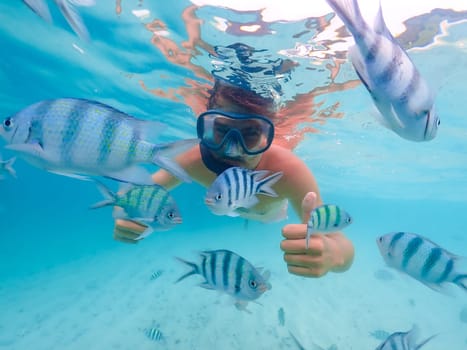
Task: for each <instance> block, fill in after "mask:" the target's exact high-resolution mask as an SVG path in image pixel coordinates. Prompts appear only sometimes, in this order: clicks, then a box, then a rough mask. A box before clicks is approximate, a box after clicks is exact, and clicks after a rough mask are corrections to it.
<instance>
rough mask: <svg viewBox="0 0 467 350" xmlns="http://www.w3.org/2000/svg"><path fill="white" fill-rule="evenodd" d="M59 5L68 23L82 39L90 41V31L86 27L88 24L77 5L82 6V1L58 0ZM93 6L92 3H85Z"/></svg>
mask: <svg viewBox="0 0 467 350" xmlns="http://www.w3.org/2000/svg"><path fill="white" fill-rule="evenodd" d="M56 3H57V6H58V8H59V9H60V12H61V13H62V15H63V17H65V19H66V21H67V23H68V24H69V26H70V27H71V29H73V31H74V32H75V33H76V35H78V36H79V37H80V38H81V39H83V40H85V41H89V32H88V30H87V28H86V25H85V24H84V22H83V19H82V18H81V16H80V14H79V13H78V10H77V9H76V6H82V4H81V2H80V1H70V0H56ZM84 3H86V2H84ZM84 6H91V5H84Z"/></svg>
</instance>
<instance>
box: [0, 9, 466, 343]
mask: <svg viewBox="0 0 467 350" xmlns="http://www.w3.org/2000/svg"><path fill="white" fill-rule="evenodd" d="M51 3H52V2H51ZM383 4H384V2H383ZM438 5H439V7H442V3H441V2H440V4H438ZM121 6H122V7H121V12H120V11H118V2H117V3H114V2H112V1H103V2H99V4H97V5H96V6H94V7H89V8H80V13H81V14H82V16H83V19H84V21H85V23H86V25H87V27H88V30H89V32H90V35H91V38H92V40H91V41H90V42H88V43H87V42H84V41H82V40H80V39H79V38H78V37H77V36H76V35H74V34H73V32H72V31H71V30H70V29H69V28H68V26H67V24H66V22H65V21H64V20H63V19H62V18H61V17H60V16H59V13H58V11H57V10H56V9H53V13H52V14H53V16H54V19H55V24H54V25H52V24H49V23H46V22H44V21H42V20H41V19H40V18H39V17H37V16H36V15H35V14H34V13H33V12H32V11H30V10H29V9H28V8H27V7H26V6H24V4H23V3H22V2H20V1H16V2H4V3H2V4H0V26H1V27H0V42H1V43H2V54H1V59H0V67H1V70H0V86H1V89H0V106H1V109H0V111H1V112H0V113H1V115H2V116H6V115H9V114H11V113H14V112H16V111H18V110H20V109H22V108H24V107H25V106H27V105H29V104H31V103H33V102H36V101H38V100H42V99H49V98H59V97H79V98H88V99H93V100H98V101H100V102H104V103H107V104H109V105H112V106H114V107H116V108H118V109H120V110H122V111H125V112H126V113H129V114H132V115H135V116H138V117H141V118H146V119H154V120H159V121H162V122H164V123H166V124H167V129H166V131H165V132H164V133H163V135H162V140H163V141H173V140H177V139H180V138H190V137H195V136H196V135H195V120H196V119H195V112H199V111H195V110H194V109H197V108H198V109H201V110H202V106H201V107H200V105H199V104H196V103H194V104H193V103H190V101H188V100H187V98H186V97H184V96H188V97H191V96H193V95H194V96H197V95H196V91H198V90H199V91H203V89H206V86H209V84H210V81H211V80H210V78H209V73H210V72H211V71H212V70H216V72H217V73H216V74H218V75H220V76H223V77H225V76H228V75H229V74H231V73H232V69H233V68H235V64H236V61H235V57H228V58H226V59H225V61H224V62H220V61H219V57H213V56H210V55H209V54H208V52H207V51H206V48H207V47H212V46H215V45H218V46H227V45H229V44H232V43H236V42H242V43H244V44H247V45H249V46H251V47H254V48H256V49H257V51H256V52H255V53H254V55H253V58H254V59H255V64H256V65H257V66H260V67H263V68H264V67H266V68H267V67H268V65H271V64H273V63H272V62H277V61H276V60H277V59H281V60H282V62H283V63H284V65H286V62H288V61H287V59H289V60H290V61H291V62H293V63H294V67H295V68H294V69H293V70H292V71H291V72H288V71H287V70H286V72H285V73H283V74H281V75H280V76H276V77H272V76H271V75H268V74H265V73H264V71H265V70H259V73H257V74H251V75H245V76H244V82H247V83H248V84H250V86H252V87H253V88H256V89H259V90H261V91H266V92H267V91H269V90H267V87H268V86H270V85H271V84H273V83H274V81H276V78H278V81H279V83H280V92H281V96H280V101H279V103H282V104H283V105H284V106H287V103H289V106H293V104H294V103H296V104H297V103H298V102H296V100H297V98H296V96H297V94H306V93H310V91H314V94H313V101H312V102H313V103H314V104H313V105H314V106H315V107H314V108H313V110H312V109H311V108H310V109H307V108H308V107H307V105H306V103H305V104H299V105H298V106H299V107H300V112H301V113H298V114H297V115H294V114H293V113H290V114H288V115H287V116H285V117H284V119H283V120H281V124H280V125H279V127H278V128H279V129H280V136H279V138H280V140H279V141H282V142H283V143H284V144H285V145H287V146H288V147H290V148H293V150H294V152H295V153H296V154H297V155H298V156H300V157H302V158H303V159H304V160H305V161H306V163H307V165H308V166H309V167H310V169H312V171H313V173H314V174H315V176H316V178H317V180H318V183H319V185H320V189H321V194H322V196H323V198H324V199H325V201H326V202H329V203H339V204H341V205H342V206H343V207H344V208H346V209H348V211H350V212H351V213H352V216H353V217H354V223H353V224H352V225H351V226H349V228H348V229H346V230H345V233H346V235H347V236H348V237H349V238H350V239H351V240H352V241H353V243H354V245H355V249H356V258H355V263H354V265H353V266H352V268H351V269H350V270H349V271H348V272H346V273H344V274H332V273H330V274H328V275H327V276H325V277H324V278H320V279H305V278H301V277H296V276H293V275H290V274H288V273H287V269H286V265H285V264H284V263H283V259H282V253H281V251H280V249H279V244H280V241H281V238H282V236H281V234H280V230H281V228H282V226H283V225H284V224H286V223H295V222H298V219H297V216H296V215H295V214H294V213H293V212H292V211H291V210H290V211H289V218H288V219H287V221H284V222H280V223H273V224H261V223H256V222H249V224H248V227H245V225H244V222H243V220H241V219H238V218H224V217H218V216H214V215H212V214H211V213H210V212H209V211H208V209H207V208H206V207H205V205H204V203H203V196H204V193H205V190H204V189H203V188H202V187H201V186H199V185H197V184H185V185H183V186H180V187H178V188H176V189H175V190H174V191H173V195H174V197H175V199H176V200H177V202H178V204H179V206H180V210H181V212H182V214H183V216H184V223H183V225H180V226H178V227H176V228H175V229H173V230H171V231H167V232H163V233H158V234H154V235H152V236H150V237H149V238H147V239H146V240H144V241H142V242H141V243H139V244H137V245H125V244H122V243H118V242H116V241H114V240H113V239H112V230H113V220H112V217H111V210H110V209H108V208H106V209H100V210H94V211H91V210H88V207H89V205H90V204H93V203H95V202H96V201H99V200H100V199H101V195H100V194H99V192H98V191H97V189H96V188H95V186H94V185H93V184H91V183H89V182H83V181H78V180H76V179H71V178H66V177H62V176H57V175H54V174H50V173H47V172H44V171H42V170H40V169H37V168H34V167H32V166H31V165H29V164H27V163H25V162H24V161H22V160H18V161H17V162H16V163H15V169H16V172H17V174H18V178H17V179H13V178H6V179H5V180H3V181H0V218H1V220H0V281H1V282H0V349H84V348H88V349H153V348H160V349H205V348H208V347H211V348H219V349H239V348H246V349H249V348H255V349H298V348H299V347H298V346H297V344H296V343H295V342H294V341H293V339H292V338H291V336H290V333H289V332H292V333H293V334H294V335H295V337H296V338H297V339H298V340H299V341H300V343H301V344H302V346H303V347H304V348H305V349H312V350H319V349H336V348H337V349H339V350H341V349H358V350H363V349H375V348H376V347H377V345H378V344H379V343H380V342H381V340H380V339H377V338H376V337H375V336H373V335H371V334H370V333H371V332H374V331H378V330H379V331H384V332H388V333H392V332H395V331H406V330H408V329H410V327H411V326H412V325H413V324H417V325H418V326H419V328H420V331H421V336H420V340H422V339H424V338H426V337H428V336H430V335H432V334H438V336H437V337H436V338H435V339H434V340H433V341H431V342H430V343H428V344H427V345H426V346H424V348H423V349H424V350H425V349H426V350H430V349H441V348H443V349H452V350H462V349H466V348H467V323H466V320H465V318H462V311H463V310H466V308H467V301H466V295H465V292H463V291H462V290H460V289H459V288H457V289H456V288H455V287H453V288H451V292H450V293H449V295H444V294H439V293H436V292H434V291H432V290H430V289H428V288H426V287H425V286H423V285H422V284H420V283H418V282H417V281H415V280H412V279H410V278H409V277H407V276H404V275H401V274H399V273H397V272H396V271H394V270H390V269H388V268H386V267H385V265H384V263H383V260H382V258H381V256H380V255H379V252H378V250H377V247H376V244H375V238H376V237H377V236H378V235H380V234H383V233H386V232H391V231H396V230H397V231H412V232H416V233H419V234H422V235H424V236H427V237H429V238H430V239H432V240H434V241H435V242H437V243H439V244H440V245H442V246H443V247H445V248H446V249H448V250H450V251H452V252H454V253H456V254H458V255H461V256H467V238H466V235H465V221H466V219H465V210H466V208H467V203H466V198H467V181H466V175H465V174H466V171H467V158H466V157H467V141H466V140H467V121H466V119H465V116H464V96H465V95H466V93H467V91H466V87H465V81H467V52H466V51H467V21H466V19H467V7H466V8H464V9H463V11H459V10H458V11H457V12H454V11H448V10H446V11H439V12H433V13H431V14H426V13H425V12H420V17H413V18H412V19H411V20H410V21H408V22H407V23H410V25H409V27H408V29H407V30H406V31H405V32H404V33H403V34H401V36H400V38H401V41H402V42H403V45H405V46H406V47H410V48H411V50H410V51H409V53H410V56H411V57H412V58H413V59H414V62H415V63H416V64H417V66H418V68H419V69H420V71H421V72H422V74H423V75H424V76H425V77H426V79H427V80H428V81H429V83H430V84H431V85H432V86H433V87H435V89H436V90H437V92H438V94H437V100H436V101H437V106H438V111H439V113H440V115H441V126H440V130H439V133H438V136H437V137H436V139H435V140H433V141H430V142H428V143H412V142H407V141H405V140H402V139H400V138H399V137H398V136H397V135H395V134H394V133H392V132H390V131H388V130H386V129H384V128H383V127H382V126H380V124H378V123H377V122H376V121H375V120H376V119H375V118H374V111H373V108H372V103H371V99H370V98H369V96H368V94H367V92H366V91H365V90H364V88H363V87H362V86H361V85H358V84H354V85H352V84H350V83H349V85H346V83H348V82H352V81H356V79H357V78H356V76H355V74H354V73H353V70H352V69H351V67H350V65H349V64H348V63H346V62H345V60H344V58H345V50H343V49H342V48H340V47H339V46H336V45H339V41H338V40H337V39H335V38H333V36H332V34H333V30H334V29H333V28H334V27H332V26H330V27H329V25H328V24H329V21H330V20H331V19H332V15H331V14H330V11H328V12H327V13H320V14H316V16H321V15H322V16H323V17H321V18H320V19H319V20H318V19H317V18H318V17H314V18H312V19H301V20H294V21H284V20H277V21H275V22H267V21H262V20H261V15H260V14H261V12H260V11H249V12H242V11H233V10H231V9H228V8H225V7H214V6H202V7H200V8H194V7H190V6H194V5H193V4H192V3H189V2H183V1H177V2H175V3H174V4H173V5H170V7H169V6H168V5H167V4H163V3H162V2H151V3H150V2H147V1H145V2H143V1H122V3H121ZM51 8H52V6H51ZM188 8H192V9H193V10H194V15H193V16H192V17H190V16H189V15H186V14H187V13H188V12H187V9H188ZM433 8H435V7H433ZM134 9H137V10H142V9H147V10H150V15H149V16H148V17H145V18H138V17H137V16H135V15H134V14H133V13H132V12H131V11H132V10H134ZM311 12H312V11H311ZM182 13H184V14H185V15H186V16H185V17H184V18H187V17H188V18H189V20H188V22H189V23H196V21H197V20H199V19H200V20H201V22H199V23H200V27H199V28H200V34H201V36H200V38H201V39H202V40H198V41H196V40H195V41H193V42H194V43H195V45H194V46H193V48H196V51H195V50H194V49H193V50H191V51H190V50H189V49H186V47H188V46H190V43H189V40H188V38H189V36H190V32H189V31H188V30H187V27H186V20H185V22H184V21H183V20H182ZM190 18H191V20H190ZM155 19H158V20H160V21H161V22H162V23H164V24H165V25H166V28H165V29H160V28H159V29H160V31H159V34H158V35H159V39H160V38H167V39H170V40H171V41H172V43H173V44H174V46H173V48H177V47H178V48H179V51H177V50H175V51H171V54H170V55H169V58H167V57H166V56H165V55H164V54H163V53H162V51H161V46H159V48H158V47H157V46H156V45H157V44H158V43H160V41H157V38H158V37H157V36H153V33H152V32H151V31H149V30H147V29H146V27H145V24H148V23H150V22H151V21H153V20H155ZM226 21H227V22H229V23H230V27H228V29H225V26H223V25H222V24H223V23H226ZM235 23H248V24H249V25H253V24H256V25H258V26H259V27H260V28H261V30H258V31H257V32H256V34H255V32H247V31H245V30H242V29H241V28H240V27H239V26H236V25H234V24H235ZM331 23H333V22H331ZM337 27H338V25H336V26H335V28H337ZM222 28H224V29H222ZM252 28H253V27H252ZM320 28H321V29H325V30H324V31H323V33H321V32H320V30H321V29H320ZM162 30H163V31H162ZM430 30H431V31H430ZM326 33H331V35H329V38H331V39H329V40H328V41H326V40H327V39H326V40H325V39H323V38H324V37H325V36H324V34H326ZM151 40H153V41H151ZM187 43H188V44H187ZM305 44H310V45H312V47H313V51H307V53H306V55H304V54H303V51H301V50H303V49H302V48H303V47H304V45H305ZM183 45H185V46H183ZM166 47H167V46H166ZM335 62H340V63H342V66H341V69H340V71H339V72H338V74H337V76H336V77H334V78H333V79H332V78H331V70H330V69H329V68H328V66H327V64H335ZM237 63H238V62H237ZM297 64H298V65H297ZM201 68H203V69H204V70H201ZM194 69H199V70H197V71H195V70H194ZM263 73H264V74H263ZM143 85H144V87H145V88H142V86H143ZM337 86H340V87H342V88H343V89H344V90H339V91H335V90H337V88H336V87H337ZM180 87H185V88H186V89H185V90H184V89H180ZM276 88H277V89H278V87H276ZM155 89H161V91H159V92H157V93H158V95H159V96H156V95H155V94H154V93H151V91H153V92H154V90H155ZM174 89H178V90H174ZM173 91H175V94H173V95H170V94H171V93H172V92H173ZM164 94H165V97H164ZM184 94H186V95H184ZM160 95H163V96H160ZM170 96H174V97H170ZM311 99H312V97H311V95H310V96H309V97H308V99H305V100H304V101H305V102H310V101H311ZM195 102H196V101H195ZM336 103H338V105H337V106H336V105H335V104H336ZM332 106H336V109H335V110H334V112H336V113H343V115H342V117H340V118H334V117H333V116H335V114H332V115H331V114H329V113H327V112H329V111H330V110H332V108H333V107H332ZM289 111H292V108H291V109H289ZM295 111H296V110H295ZM311 129H312V130H311ZM307 130H308V131H310V130H311V131H312V132H306V131H307ZM296 139H298V140H299V142H298V141H297V142H294V140H296ZM8 155H9V154H8V152H7V151H3V150H2V156H3V157H4V158H7V156H8ZM206 249H230V250H233V251H235V252H237V253H239V254H240V255H242V256H244V257H246V258H248V259H249V260H250V261H251V262H252V263H253V264H255V265H258V266H263V267H265V268H267V269H269V270H270V271H271V284H272V286H273V288H272V289H271V290H270V291H268V292H267V293H265V294H264V295H263V296H262V297H261V298H260V299H259V302H260V303H261V305H259V304H255V303H252V304H250V305H249V310H250V311H251V314H248V313H245V312H240V311H238V310H237V309H235V308H234V307H233V306H232V305H231V304H232V303H231V301H230V299H229V298H227V297H226V296H225V295H222V294H218V293H216V292H213V291H208V290H205V289H202V288H199V287H197V283H198V280H197V279H196V278H195V277H193V278H190V279H187V280H185V281H183V282H180V283H179V284H173V281H175V280H176V279H177V278H178V277H179V276H180V275H181V274H183V273H184V272H185V269H184V267H183V266H181V265H180V264H179V263H178V262H177V261H176V260H175V259H173V257H174V256H179V257H183V258H185V259H188V260H191V259H195V258H196V253H197V252H198V251H200V250H206ZM462 266H463V269H464V270H463V271H467V264H465V263H464V264H463V265H462ZM157 270H162V271H163V274H162V275H161V277H160V278H159V279H157V280H151V279H150V276H151V274H152V273H153V272H154V271H157ZM279 308H282V309H283V310H284V312H285V324H284V326H281V325H280V322H279V320H278V310H279ZM465 312H466V311H464V313H465ZM151 327H157V328H158V329H160V330H161V331H162V332H163V334H164V339H163V340H162V341H152V340H150V339H148V338H147V337H146V336H145V334H144V329H145V328H151Z"/></svg>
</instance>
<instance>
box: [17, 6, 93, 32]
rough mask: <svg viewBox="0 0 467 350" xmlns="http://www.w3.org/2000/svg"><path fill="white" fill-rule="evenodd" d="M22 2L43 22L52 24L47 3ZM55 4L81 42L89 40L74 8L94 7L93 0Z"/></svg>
mask: <svg viewBox="0 0 467 350" xmlns="http://www.w3.org/2000/svg"><path fill="white" fill-rule="evenodd" d="M23 2H24V3H25V4H26V5H27V6H28V7H29V8H30V9H31V10H32V11H34V13H36V14H37V15H38V16H39V17H41V18H42V19H43V20H45V21H47V22H49V23H52V16H51V15H50V11H49V7H48V5H47V1H45V0H23ZM55 4H56V5H57V7H58V9H59V10H60V12H61V13H62V15H63V17H65V19H66V21H67V22H68V24H69V25H70V27H71V28H72V29H73V31H74V32H75V33H76V34H77V35H78V36H79V37H80V38H81V39H83V40H86V41H87V40H89V33H88V30H87V28H86V26H85V24H84V22H83V20H82V19H81V16H80V15H79V13H78V11H77V9H76V6H94V4H95V2H94V0H55Z"/></svg>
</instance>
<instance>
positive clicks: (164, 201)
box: [91, 181, 182, 240]
mask: <svg viewBox="0 0 467 350" xmlns="http://www.w3.org/2000/svg"><path fill="white" fill-rule="evenodd" d="M96 184H97V187H98V188H99V190H100V191H101V193H102V194H103V195H104V197H105V198H106V199H104V200H103V201H101V202H99V203H96V204H94V205H92V206H91V209H96V208H102V207H105V206H109V205H112V206H117V207H118V208H115V209H114V213H113V217H114V218H115V219H125V220H133V221H136V222H138V223H141V224H144V225H147V226H148V228H147V229H146V230H145V231H144V232H143V233H142V234H141V235H140V236H138V238H137V240H139V239H143V238H145V237H147V236H149V235H150V234H151V233H153V232H154V231H162V230H168V229H170V228H172V227H174V226H175V225H178V224H181V223H182V216H181V214H180V211H179V209H178V206H177V203H176V202H175V200H174V198H173V197H172V196H171V195H170V193H169V191H167V190H166V189H165V188H164V187H162V186H160V185H157V184H153V185H128V186H126V188H125V189H124V190H122V191H121V192H119V193H118V194H116V193H113V192H112V191H111V190H110V189H109V188H107V187H106V186H105V185H104V184H102V183H100V182H98V181H96Z"/></svg>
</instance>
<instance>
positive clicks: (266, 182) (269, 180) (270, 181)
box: [258, 171, 284, 197]
mask: <svg viewBox="0 0 467 350" xmlns="http://www.w3.org/2000/svg"><path fill="white" fill-rule="evenodd" d="M283 174H284V173H283V172H282V171H279V172H277V173H274V174H272V175H270V176H268V177H266V178H264V179H262V180H261V181H260V182H259V184H258V193H261V194H264V195H267V196H271V197H277V193H276V191H274V190H273V189H272V188H271V187H272V186H273V185H274V184H275V183H276V182H277V181H279V180H280V178H281V177H282V175H283Z"/></svg>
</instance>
